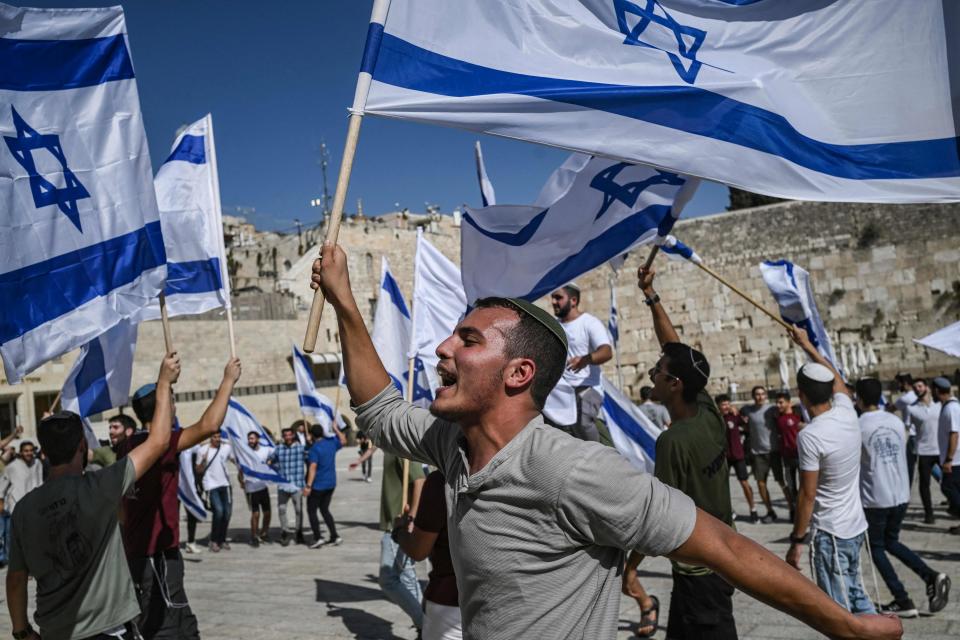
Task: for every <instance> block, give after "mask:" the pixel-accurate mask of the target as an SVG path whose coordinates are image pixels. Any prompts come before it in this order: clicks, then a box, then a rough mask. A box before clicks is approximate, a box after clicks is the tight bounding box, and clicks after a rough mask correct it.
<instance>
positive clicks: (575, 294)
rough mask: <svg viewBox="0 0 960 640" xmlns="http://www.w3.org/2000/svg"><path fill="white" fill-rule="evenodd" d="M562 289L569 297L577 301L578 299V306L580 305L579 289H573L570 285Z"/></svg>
mask: <svg viewBox="0 0 960 640" xmlns="http://www.w3.org/2000/svg"><path fill="white" fill-rule="evenodd" d="M560 288H561V289H563V290H564V291H566V292H567V295H568V296H570V297H571V298H576V299H577V304H580V290H579V289H577V288H576V287H571V286H570V285H564V286H562V287H560Z"/></svg>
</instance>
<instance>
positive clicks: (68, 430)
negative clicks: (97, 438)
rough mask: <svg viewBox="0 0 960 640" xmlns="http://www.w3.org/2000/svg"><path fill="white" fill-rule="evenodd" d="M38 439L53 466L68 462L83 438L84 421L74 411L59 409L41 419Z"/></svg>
mask: <svg viewBox="0 0 960 640" xmlns="http://www.w3.org/2000/svg"><path fill="white" fill-rule="evenodd" d="M37 439H38V440H39V441H40V448H41V449H43V453H44V455H46V456H47V459H48V460H49V461H50V465H51V466H53V467H57V466H60V465H63V464H68V463H69V462H70V461H71V460H73V456H74V454H76V453H77V447H79V446H80V441H81V440H83V421H82V420H81V419H80V416H78V415H77V414H75V413H73V412H72V411H59V412H57V413H55V414H53V415H52V416H48V417H46V418H44V419H43V420H41V421H40V425H39V426H38V427H37Z"/></svg>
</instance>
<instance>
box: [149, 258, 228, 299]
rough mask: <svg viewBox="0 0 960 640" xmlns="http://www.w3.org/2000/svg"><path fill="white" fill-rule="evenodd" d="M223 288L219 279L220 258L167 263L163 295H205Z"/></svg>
mask: <svg viewBox="0 0 960 640" xmlns="http://www.w3.org/2000/svg"><path fill="white" fill-rule="evenodd" d="M222 288H223V280H221V277H220V258H210V259H209V260H192V261H190V262H168V263H167V285H166V287H164V290H163V292H164V293H165V294H167V295H168V296H169V295H173V294H175V293H207V292H209V291H219V290H220V289H222Z"/></svg>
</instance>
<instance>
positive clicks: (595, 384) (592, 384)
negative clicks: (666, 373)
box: [544, 282, 613, 442]
mask: <svg viewBox="0 0 960 640" xmlns="http://www.w3.org/2000/svg"><path fill="white" fill-rule="evenodd" d="M550 302H551V303H552V304H553V315H555V316H556V317H557V320H559V321H560V324H561V325H562V326H563V330H564V331H565V332H566V334H567V344H568V348H567V368H566V369H564V371H563V377H562V378H561V379H560V382H558V383H557V386H556V387H555V388H554V390H553V392H552V393H551V394H550V397H549V398H548V399H547V404H546V406H545V407H544V414H546V416H547V418H548V419H549V421H550V422H551V424H553V425H554V426H556V427H560V428H561V429H563V430H565V431H567V432H569V433H570V434H572V435H574V436H576V437H577V438H580V439H581V440H592V441H594V442H596V441H598V440H599V439H600V434H599V432H598V431H597V425H596V422H595V421H596V419H597V417H598V416H599V415H600V406H601V405H602V404H603V387H602V385H601V383H600V365H602V364H603V363H604V362H607V361H608V360H610V358H612V357H613V347H612V346H611V344H612V343H613V341H612V340H611V339H610V334H609V333H607V328H606V327H605V326H604V325H603V323H602V322H601V321H600V320H598V319H597V318H596V317H594V316H592V315H590V314H589V313H584V312H583V311H580V287H578V286H577V285H576V284H575V283H573V282H571V283H570V284H568V285H566V286H564V287H561V288H559V289H557V290H556V291H554V292H553V293H552V294H550Z"/></svg>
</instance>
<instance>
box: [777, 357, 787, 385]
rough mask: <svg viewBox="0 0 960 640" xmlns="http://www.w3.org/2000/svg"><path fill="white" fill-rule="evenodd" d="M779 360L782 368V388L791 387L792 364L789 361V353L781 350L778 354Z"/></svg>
mask: <svg viewBox="0 0 960 640" xmlns="http://www.w3.org/2000/svg"><path fill="white" fill-rule="evenodd" d="M777 358H778V360H779V369H780V388H781V389H789V388H790V364H789V363H788V362H787V354H786V353H785V352H784V351H782V350H781V351H780V352H779V353H778V354H777Z"/></svg>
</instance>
